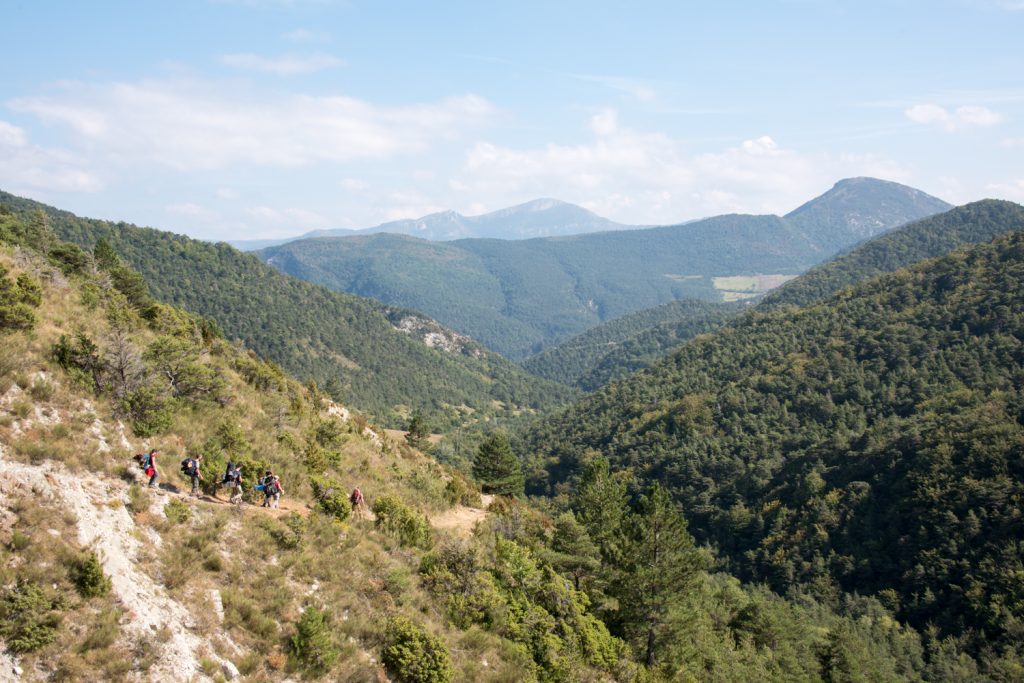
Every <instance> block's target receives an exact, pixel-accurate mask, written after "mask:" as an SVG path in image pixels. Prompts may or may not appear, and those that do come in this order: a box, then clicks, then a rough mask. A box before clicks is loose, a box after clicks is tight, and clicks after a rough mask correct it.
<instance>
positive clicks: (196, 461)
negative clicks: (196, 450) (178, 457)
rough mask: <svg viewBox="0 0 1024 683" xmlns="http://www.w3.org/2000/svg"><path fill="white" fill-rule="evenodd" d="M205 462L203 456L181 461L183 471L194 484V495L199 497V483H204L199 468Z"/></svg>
mask: <svg viewBox="0 0 1024 683" xmlns="http://www.w3.org/2000/svg"><path fill="white" fill-rule="evenodd" d="M202 462H203V456H201V455H197V456H196V457H194V458H185V459H184V460H182V461H181V471H182V473H184V474H185V476H187V477H188V478H189V479H190V480H191V482H192V495H193V496H197V497H198V496H199V482H201V481H203V475H202V473H201V472H200V471H199V466H200V464H201V463H202Z"/></svg>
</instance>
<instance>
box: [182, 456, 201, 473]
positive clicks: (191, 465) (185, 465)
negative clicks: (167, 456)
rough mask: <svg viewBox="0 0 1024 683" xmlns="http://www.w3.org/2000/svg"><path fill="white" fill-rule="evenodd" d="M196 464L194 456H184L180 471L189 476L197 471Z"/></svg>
mask: <svg viewBox="0 0 1024 683" xmlns="http://www.w3.org/2000/svg"><path fill="white" fill-rule="evenodd" d="M198 464H199V463H197V462H196V460H195V458H185V459H184V460H182V461H181V471H182V472H183V473H184V474H187V475H188V476H190V477H191V476H192V475H194V474H196V472H198V471H199V467H198Z"/></svg>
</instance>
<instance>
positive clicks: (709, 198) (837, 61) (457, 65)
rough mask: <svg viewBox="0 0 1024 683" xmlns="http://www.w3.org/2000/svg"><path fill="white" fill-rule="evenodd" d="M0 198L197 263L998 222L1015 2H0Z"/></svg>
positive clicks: (1009, 187) (1019, 168)
mask: <svg viewBox="0 0 1024 683" xmlns="http://www.w3.org/2000/svg"><path fill="white" fill-rule="evenodd" d="M2 16H3V20H2V21H0V58H2V59H3V62H4V63H5V64H7V67H6V68H5V69H4V70H3V73H2V75H0V189H3V190H5V191H7V192H12V193H14V194H17V195H21V196H25V197H30V198H33V199H37V200H40V201H43V202H46V203H48V204H52V205H54V206H57V207H59V208H62V209H66V210H69V211H73V212H75V213H78V214H79V215H84V216H89V217H93V218H104V219H110V220H124V221H128V222H133V223H136V224H139V225H148V226H152V227H157V228H161V229H165V230H172V231H175V232H179V233H185V234H188V235H191V236H194V237H198V238H202V239H210V240H221V239H225V240H226V239H257V238H273V237H285V236H291V235H297V234H301V233H304V232H307V231H309V230H315V229H324V228H365V227H371V226H374V225H377V224H379V223H382V222H385V221H389V220H395V219H399V218H415V217H419V216H422V215H425V214H428V213H432V212H436V211H443V210H449V209H454V210H456V211H459V212H461V213H463V214H466V215H475V214H480V213H484V212H488V211H493V210H497V209H501V208H504V207H507V206H512V205H515V204H519V203H523V202H526V201H529V200H531V199H535V198H538V197H553V198H557V199H561V200H564V201H568V202H573V203H576V204H579V205H581V206H584V207H586V208H588V209H590V210H592V211H594V212H596V213H598V214H600V215H602V216H606V217H608V218H611V219H613V220H616V221H619V222H623V223H633V224H672V223H679V222H683V221H686V220H691V219H695V218H700V217H704V216H710V215H716V214H721V213H731V212H744V213H785V212H787V211H790V210H792V209H793V208H795V207H797V206H798V205H800V204H802V203H803V202H804V201H806V200H808V199H810V198H812V197H814V196H816V195H818V194H821V193H822V192H824V191H826V190H827V189H828V188H829V187H831V186H832V185H833V184H834V183H835V182H836V181H837V180H840V179H841V178H845V177H852V176H861V175H867V176H873V177H877V178H883V179H887V180H894V181H897V182H902V183H905V184H908V185H911V186H914V187H917V188H919V189H921V190H924V191H926V192H928V193H930V194H933V195H936V196H938V197H940V198H942V199H945V200H946V201H949V202H951V203H954V204H961V203H966V202H969V201H973V200H976V199H981V198H984V197H997V198H1003V199H1010V200H1014V201H1018V202H1024V161H1022V160H1024V40H1022V38H1021V36H1024V0H928V1H915V0H889V1H884V2H883V1H880V0H874V1H873V0H862V1H859V2H854V1H850V2H845V1H843V2H841V1H838V0H835V1H830V0H785V1H783V0H758V1H754V0H750V1H747V2H739V1H734V0H733V1H731V0H721V1H718V2H712V1H711V0H706V1H704V2H700V1H697V0H694V1H692V2H678V1H672V2H669V1H666V2H644V1H642V0H634V1H633V2H629V3H625V2H621V3H611V2H601V1H599V0H587V1H581V2H577V1H575V0H559V1H551V0H548V1H547V2H533V1H532V0H516V1H515V2H505V1H502V0H491V1H484V2H481V1H479V0H476V1H467V2H443V1H440V0H439V1H438V2H386V1H383V0H377V1H376V2H370V1H368V0H367V1H361V0H175V1H173V2H171V1H164V0H154V1H152V2H124V1H122V2H108V1H104V0H90V1H89V2H81V1H79V0H74V1H65V2H58V1H49V0H4V1H3V13H2Z"/></svg>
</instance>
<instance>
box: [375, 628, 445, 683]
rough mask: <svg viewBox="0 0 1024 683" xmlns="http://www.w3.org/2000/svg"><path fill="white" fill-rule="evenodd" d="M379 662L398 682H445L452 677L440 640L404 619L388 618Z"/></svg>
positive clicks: (443, 646)
mask: <svg viewBox="0 0 1024 683" xmlns="http://www.w3.org/2000/svg"><path fill="white" fill-rule="evenodd" d="M382 659H383V661H384V665H385V666H386V667H387V668H388V669H389V670H390V671H391V673H392V674H393V675H394V676H395V678H396V679H398V680H399V681H402V683H449V681H451V680H452V676H454V674H455V670H454V668H453V667H452V660H451V655H449V654H448V648H446V647H445V645H444V643H443V642H442V641H441V639H439V638H437V637H435V636H433V635H431V634H429V633H427V632H426V631H425V630H424V629H423V628H422V627H420V626H418V625H416V624H414V623H413V622H411V621H409V620H408V619H406V618H405V617H400V616H396V617H391V618H390V619H388V624H387V629H386V631H385V645H384V652H383V656H382Z"/></svg>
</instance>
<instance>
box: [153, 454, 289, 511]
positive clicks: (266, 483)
mask: <svg viewBox="0 0 1024 683" xmlns="http://www.w3.org/2000/svg"><path fill="white" fill-rule="evenodd" d="M159 453H160V451H159V450H158V449H156V448H153V449H151V450H149V451H148V452H146V453H141V454H139V455H136V456H135V462H137V463H138V464H139V467H141V468H142V471H143V472H144V473H145V475H146V476H147V477H149V488H151V489H155V488H157V483H156V482H157V479H158V478H159V476H160V474H159V472H158V471H157V455H158V454H159ZM202 463H203V456H201V455H197V456H189V457H187V458H185V459H184V460H182V461H181V473H182V474H184V475H185V476H186V477H188V479H189V482H190V483H191V484H192V491H191V495H193V496H196V497H198V496H199V495H200V489H199V485H200V483H201V482H203V481H206V480H205V479H204V478H203V473H202ZM218 485H219V486H226V487H227V488H228V489H229V490H230V491H231V497H230V498H229V502H231V503H233V504H236V505H237V504H240V503H241V502H242V492H243V490H242V466H241V465H239V464H237V463H233V462H229V463H228V465H227V468H226V469H225V471H224V476H223V477H221V480H220V482H218ZM255 489H256V490H257V491H261V492H262V493H263V505H262V507H265V508H276V507H278V504H279V503H280V501H281V495H282V494H283V493H284V488H282V486H281V479H280V478H279V477H278V476H277V475H276V474H274V473H273V471H271V470H267V471H266V472H264V473H263V476H262V477H260V479H259V482H257V484H256V486H255Z"/></svg>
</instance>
